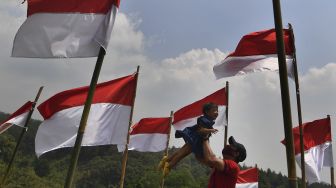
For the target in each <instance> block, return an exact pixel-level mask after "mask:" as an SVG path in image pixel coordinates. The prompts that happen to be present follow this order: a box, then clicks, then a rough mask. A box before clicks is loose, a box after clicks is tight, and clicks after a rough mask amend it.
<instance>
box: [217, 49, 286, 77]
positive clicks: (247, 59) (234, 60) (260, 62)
mask: <svg viewBox="0 0 336 188" xmlns="http://www.w3.org/2000/svg"><path fill="white" fill-rule="evenodd" d="M286 62H287V72H288V76H289V77H291V78H293V65H292V58H291V56H286ZM278 70H279V65H278V56H277V54H271V55H253V56H242V57H227V58H226V59H224V60H223V61H222V62H220V63H219V64H216V65H215V66H214V68H213V71H214V73H215V76H216V78H217V79H220V78H223V77H231V76H238V75H243V74H247V73H253V72H262V71H278Z"/></svg>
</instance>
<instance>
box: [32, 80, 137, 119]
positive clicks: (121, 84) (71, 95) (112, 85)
mask: <svg viewBox="0 0 336 188" xmlns="http://www.w3.org/2000/svg"><path fill="white" fill-rule="evenodd" d="M136 82H137V81H136V74H134V75H129V76H125V77H122V78H118V79H115V80H111V81H108V82H104V83H100V84H97V86H96V90H95V93H94V97H93V100H92V104H95V103H113V104H121V105H127V106H133V99H134V97H135V89H136V88H135V86H136ZM88 91H89V86H85V87H80V88H75V89H71V90H67V91H63V92H61V93H58V94H56V95H54V96H53V97H51V98H49V99H48V100H46V101H44V102H43V103H42V104H41V105H40V106H38V107H37V108H38V110H39V112H40V113H41V115H42V116H43V118H44V119H48V118H50V117H51V116H52V115H53V114H55V113H56V112H59V111H61V110H64V109H67V108H71V107H75V106H82V105H84V103H85V101H86V97H87V93H88Z"/></svg>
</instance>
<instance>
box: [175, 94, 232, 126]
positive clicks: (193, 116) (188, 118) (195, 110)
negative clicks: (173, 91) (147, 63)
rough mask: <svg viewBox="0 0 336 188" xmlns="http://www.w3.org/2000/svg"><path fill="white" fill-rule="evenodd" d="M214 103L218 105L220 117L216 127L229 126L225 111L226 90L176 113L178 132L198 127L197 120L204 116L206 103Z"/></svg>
mask: <svg viewBox="0 0 336 188" xmlns="http://www.w3.org/2000/svg"><path fill="white" fill-rule="evenodd" d="M208 102H213V103H215V104H217V105H218V117H217V119H216V121H215V125H214V126H224V125H227V123H226V122H227V121H226V117H225V110H226V105H227V97H226V91H225V88H223V89H220V90H218V91H216V92H215V93H212V94H211V95H209V96H207V97H205V98H203V99H201V100H198V101H196V102H194V103H192V104H190V105H188V106H185V107H183V108H181V109H179V110H178V111H176V112H175V113H174V122H173V126H174V128H175V129H176V130H183V129H184V128H186V127H191V126H193V125H196V123H197V118H198V117H200V116H202V115H203V113H202V107H203V105H204V104H205V103H208Z"/></svg>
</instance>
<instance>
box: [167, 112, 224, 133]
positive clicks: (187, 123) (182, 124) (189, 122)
mask: <svg viewBox="0 0 336 188" xmlns="http://www.w3.org/2000/svg"><path fill="white" fill-rule="evenodd" d="M225 111H226V106H218V117H217V119H216V121H215V124H214V127H220V126H226V125H227V120H226V116H225ZM198 117H200V116H197V117H194V118H189V119H185V120H181V121H179V122H177V123H175V124H174V125H173V126H174V128H175V130H183V129H184V128H186V127H191V126H194V125H196V123H197V118H198Z"/></svg>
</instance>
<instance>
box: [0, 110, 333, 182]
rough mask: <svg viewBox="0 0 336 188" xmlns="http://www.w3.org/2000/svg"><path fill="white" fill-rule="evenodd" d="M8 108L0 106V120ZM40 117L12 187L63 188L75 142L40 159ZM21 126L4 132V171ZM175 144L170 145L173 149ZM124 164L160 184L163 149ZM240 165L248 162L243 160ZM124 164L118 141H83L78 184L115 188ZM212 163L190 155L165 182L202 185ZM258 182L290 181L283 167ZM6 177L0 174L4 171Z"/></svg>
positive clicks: (133, 178) (132, 177)
mask: <svg viewBox="0 0 336 188" xmlns="http://www.w3.org/2000/svg"><path fill="white" fill-rule="evenodd" d="M6 117H8V114H4V113H2V112H0V122H1V121H3V120H4V119H5V118H6ZM40 123H41V121H37V120H31V121H30V123H29V128H28V131H27V132H26V134H25V136H24V138H23V140H22V143H21V145H20V147H19V151H18V153H17V156H16V158H15V163H14V166H13V168H12V170H11V173H10V176H9V178H8V181H7V185H6V187H8V188H12V187H13V188H14V187H15V188H20V187H24V188H27V187H29V188H46V187H50V188H54V187H55V188H60V187H63V184H64V182H65V178H66V174H67V170H68V166H69V161H70V156H71V151H72V150H71V148H65V149H59V150H56V151H52V152H49V153H46V154H45V155H42V156H41V157H40V158H39V159H37V157H36V155H35V151H34V139H35V134H36V131H37V128H38V126H39V124H40ZM21 130H22V129H21V128H20V127H17V126H13V127H12V128H10V129H9V130H7V131H6V132H5V133H3V134H1V135H0V175H1V176H2V175H3V174H4V171H5V169H6V167H7V164H8V163H9V160H10V157H11V155H12V153H13V150H14V148H15V145H16V140H17V138H18V136H19V134H20V132H21ZM175 150H176V148H171V149H170V151H169V152H170V153H172V152H174V151H175ZM128 156H129V158H128V163H127V169H126V179H125V187H126V188H157V187H159V185H160V178H161V173H160V172H158V171H157V170H156V166H157V164H158V162H159V161H160V159H161V158H162V153H161V152H159V153H140V152H136V151H130V152H129V155H128ZM242 168H247V167H246V166H243V167H242ZM120 169H121V153H118V152H117V149H116V148H115V146H99V147H83V148H82V149H81V153H80V157H79V162H78V168H77V172H76V180H75V181H76V187H79V188H93V187H94V188H106V187H109V188H114V187H118V184H119V180H120V171H121V170H120ZM210 171H211V169H209V168H207V167H205V166H203V165H200V164H199V163H198V162H197V161H196V160H195V158H194V156H192V155H190V156H188V157H186V158H185V159H183V160H182V161H181V162H180V163H179V164H178V165H177V167H176V169H173V170H172V171H171V173H170V174H169V176H168V177H167V178H166V180H165V187H167V188H204V187H207V181H208V178H209V174H210ZM259 173H260V178H259V188H271V187H272V188H285V187H288V184H287V177H286V176H284V175H282V174H281V173H276V172H274V171H271V170H270V169H267V170H260V172H259ZM1 178H2V177H1ZM329 186H330V185H327V184H313V185H310V186H309V188H324V187H326V188H327V187H329Z"/></svg>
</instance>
